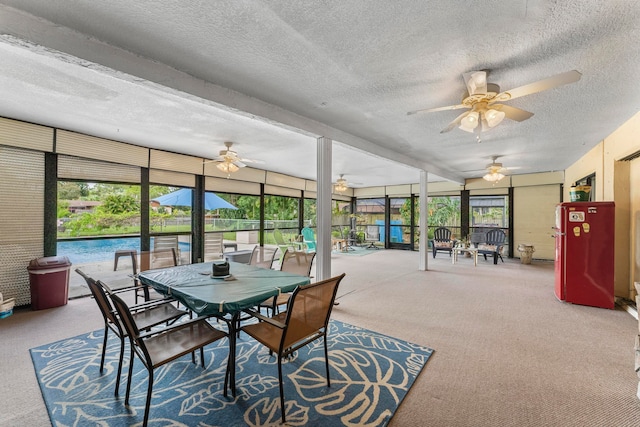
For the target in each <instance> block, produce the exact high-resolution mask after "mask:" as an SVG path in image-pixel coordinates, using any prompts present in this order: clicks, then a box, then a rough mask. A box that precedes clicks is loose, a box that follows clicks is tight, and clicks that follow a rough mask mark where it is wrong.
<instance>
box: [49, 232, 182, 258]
mask: <svg viewBox="0 0 640 427" xmlns="http://www.w3.org/2000/svg"><path fill="white" fill-rule="evenodd" d="M179 245H180V251H181V252H185V251H186V252H188V251H189V250H190V246H191V245H190V244H189V243H188V242H180V243H179ZM151 247H153V237H152V238H151ZM121 249H134V250H136V251H139V250H140V238H139V237H118V238H114V239H95V240H64V241H60V242H58V252H57V254H58V255H59V256H62V255H65V256H67V257H69V261H71V263H72V264H86V263H91V262H102V261H113V255H114V254H115V252H116V251H118V250H121Z"/></svg>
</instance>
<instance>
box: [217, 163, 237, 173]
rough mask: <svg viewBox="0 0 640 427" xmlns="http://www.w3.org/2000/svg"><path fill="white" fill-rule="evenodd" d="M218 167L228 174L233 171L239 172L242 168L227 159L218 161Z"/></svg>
mask: <svg viewBox="0 0 640 427" xmlns="http://www.w3.org/2000/svg"><path fill="white" fill-rule="evenodd" d="M216 167H217V168H218V169H220V170H221V171H222V172H224V173H227V174H231V173H233V172H238V171H239V170H240V168H239V167H238V166H236V165H234V164H233V163H231V162H229V161H227V160H225V161H224V162H221V163H218V164H217V165H216Z"/></svg>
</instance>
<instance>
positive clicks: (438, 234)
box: [431, 227, 456, 258]
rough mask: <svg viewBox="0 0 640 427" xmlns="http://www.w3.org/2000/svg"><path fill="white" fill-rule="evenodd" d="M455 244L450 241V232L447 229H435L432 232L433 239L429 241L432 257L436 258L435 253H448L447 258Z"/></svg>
mask: <svg viewBox="0 0 640 427" xmlns="http://www.w3.org/2000/svg"><path fill="white" fill-rule="evenodd" d="M455 243H456V241H455V240H452V239H451V230H449V229H448V228H447V227H438V228H436V229H435V231H434V232H433V239H432V240H431V248H432V250H433V257H434V258H435V257H436V253H437V252H449V256H451V253H452V252H453V247H454V246H455Z"/></svg>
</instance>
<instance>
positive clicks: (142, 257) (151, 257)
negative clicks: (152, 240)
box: [133, 248, 178, 304]
mask: <svg viewBox="0 0 640 427" xmlns="http://www.w3.org/2000/svg"><path fill="white" fill-rule="evenodd" d="M137 260H138V263H137V265H135V266H134V272H133V283H134V286H136V296H135V303H136V304H137V303H138V298H140V297H143V299H144V300H145V301H150V300H152V299H157V296H155V297H152V292H155V291H153V289H149V286H146V285H144V284H142V283H140V281H139V280H138V273H141V272H143V271H147V270H153V269H156V268H166V267H175V266H177V265H178V257H177V256H176V252H175V250H174V249H173V248H164V249H156V250H153V251H140V253H138V256H137Z"/></svg>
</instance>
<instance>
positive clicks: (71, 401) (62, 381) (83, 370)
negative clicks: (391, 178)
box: [31, 321, 433, 427]
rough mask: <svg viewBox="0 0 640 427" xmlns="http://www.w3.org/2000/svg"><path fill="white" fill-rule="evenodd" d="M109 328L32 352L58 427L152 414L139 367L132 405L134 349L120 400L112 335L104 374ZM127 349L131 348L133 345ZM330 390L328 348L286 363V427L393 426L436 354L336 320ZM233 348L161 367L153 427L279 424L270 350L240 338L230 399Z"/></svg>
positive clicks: (124, 421)
mask: <svg viewBox="0 0 640 427" xmlns="http://www.w3.org/2000/svg"><path fill="white" fill-rule="evenodd" d="M102 337H103V333H102V331H96V332H92V333H89V334H86V335H79V336H76V337H73V338H68V339H65V340H61V341H57V342H55V343H52V344H48V345H44V346H41V347H37V348H33V349H31V357H32V360H33V365H34V368H35V371H36V375H37V378H38V382H39V384H40V389H41V390H42V395H43V397H44V400H45V403H46V406H47V410H48V411H49V416H50V418H51V422H52V424H53V425H54V426H94V425H98V426H103V427H113V426H135V425H141V424H142V420H143V416H144V403H145V398H146V390H147V384H148V382H147V380H148V374H147V371H146V369H144V367H143V366H142V363H141V362H140V361H139V360H137V359H136V361H135V363H134V379H133V382H132V392H131V399H130V402H129V403H130V405H129V406H128V407H127V406H125V404H124V394H125V390H126V372H127V367H128V348H127V350H126V353H125V362H124V363H125V366H123V377H122V382H121V386H120V396H119V397H115V396H114V387H115V376H116V375H115V374H116V372H117V364H118V356H119V340H118V339H117V337H115V336H110V337H109V344H108V346H107V359H106V361H105V370H104V372H103V374H102V375H101V374H100V372H99V368H100V354H101V347H102ZM127 345H128V344H127ZM328 345H329V362H330V373H331V387H327V383H326V378H325V367H324V351H323V345H322V341H321V340H318V341H317V342H315V343H312V344H310V345H309V346H307V347H303V348H302V349H300V350H298V352H297V353H296V354H295V356H294V357H293V358H292V359H288V360H286V361H285V362H284V363H283V375H284V396H285V406H286V415H287V425H291V426H363V425H366V426H385V425H387V424H388V423H389V420H390V419H391V417H392V416H393V414H394V413H395V411H396V410H397V408H398V406H399V405H400V403H401V402H402V399H403V398H404V396H405V395H406V394H407V392H408V391H409V389H410V388H411V386H412V384H413V382H414V381H415V379H416V377H417V376H418V374H420V371H421V370H422V368H423V367H424V366H425V364H426V362H427V360H428V359H429V357H430V356H431V354H432V353H433V350H432V349H430V348H427V347H423V346H419V345H416V344H412V343H409V342H406V341H402V340H399V339H396V338H392V337H388V336H386V335H381V334H378V333H376V332H372V331H369V330H366V329H362V328H359V327H356V326H352V325H349V324H346V323H341V322H338V321H331V323H330V331H329V337H328ZM227 356H228V341H227V340H226V339H223V340H219V341H217V342H216V343H214V344H212V345H209V346H207V347H206V348H205V368H204V369H203V368H202V367H201V366H200V364H199V362H198V360H196V362H198V364H196V365H194V364H193V363H191V357H190V356H184V357H182V358H181V359H179V360H176V361H174V362H172V363H169V364H167V365H165V366H162V367H160V368H157V369H156V375H155V384H154V387H153V397H152V400H151V409H150V413H149V426H174V427H177V426H198V427H214V426H219V427H223V426H224V427H229V426H271V425H279V424H280V415H281V414H280V404H279V389H278V368H277V363H276V359H275V357H273V356H269V354H268V352H267V351H265V347H264V346H262V345H260V344H258V343H257V342H256V341H254V340H253V339H252V338H249V337H248V336H247V335H246V334H241V336H240V338H239V340H238V348H237V364H236V366H237V371H236V372H237V373H236V387H237V394H236V397H235V398H233V397H232V396H231V393H230V392H229V395H228V397H224V396H223V384H224V374H225V367H226V363H227Z"/></svg>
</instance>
